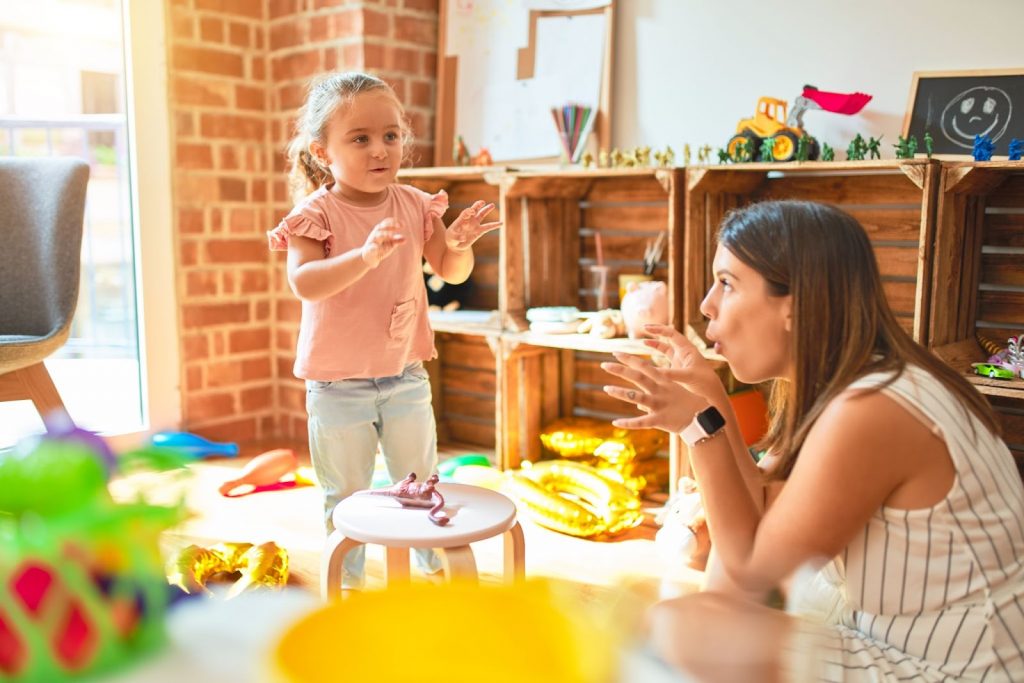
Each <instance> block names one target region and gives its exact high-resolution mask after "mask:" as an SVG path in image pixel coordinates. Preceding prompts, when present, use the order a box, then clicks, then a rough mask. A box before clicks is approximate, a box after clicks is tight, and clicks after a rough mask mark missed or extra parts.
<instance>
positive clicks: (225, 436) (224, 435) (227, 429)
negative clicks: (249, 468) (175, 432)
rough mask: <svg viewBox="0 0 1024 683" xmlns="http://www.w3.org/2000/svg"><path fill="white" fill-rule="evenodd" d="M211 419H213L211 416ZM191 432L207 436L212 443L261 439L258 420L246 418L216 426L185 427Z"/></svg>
mask: <svg viewBox="0 0 1024 683" xmlns="http://www.w3.org/2000/svg"><path fill="white" fill-rule="evenodd" d="M210 419H213V417H212V416H211V418H210ZM185 427H186V429H188V430H189V431H191V432H195V433H196V434H199V435H200V436H205V437H206V438H207V439H211V440H212V441H222V442H230V443H238V442H243V443H244V442H246V441H251V440H253V439H256V438H258V437H259V435H260V434H259V430H258V429H257V422H256V418H254V417H245V418H241V419H235V420H231V421H229V422H217V423H215V424H191V423H190V424H188V425H186V426H185Z"/></svg>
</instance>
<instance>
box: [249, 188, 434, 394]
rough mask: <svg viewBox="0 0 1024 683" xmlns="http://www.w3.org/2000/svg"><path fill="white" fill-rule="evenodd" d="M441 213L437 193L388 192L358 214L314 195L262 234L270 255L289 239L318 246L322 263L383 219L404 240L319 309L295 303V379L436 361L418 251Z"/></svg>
mask: <svg viewBox="0 0 1024 683" xmlns="http://www.w3.org/2000/svg"><path fill="white" fill-rule="evenodd" d="M447 209H448V195H447V194H446V193H445V192H444V190H442V191H440V192H438V193H437V194H435V195H430V194H427V193H426V192H423V191H421V190H418V189H416V188H414V187H411V186H409V185H398V184H394V185H391V186H389V187H388V193H387V197H386V198H385V199H384V201H382V202H381V203H380V204H378V205H376V206H369V207H366V206H356V205H353V204H350V203H348V202H346V201H345V200H344V199H342V198H341V197H339V196H338V195H336V194H334V193H332V192H330V191H329V187H321V188H320V189H319V190H317V191H316V192H313V193H312V194H311V195H309V197H307V198H306V199H305V200H303V201H302V202H300V203H299V204H298V205H297V206H296V207H295V208H294V209H292V211H291V213H289V214H288V215H287V216H286V217H285V218H284V220H282V221H281V223H280V224H279V225H278V226H277V227H276V228H274V229H273V230H271V231H269V232H268V233H267V238H268V240H269V242H270V248H271V249H273V250H285V249H287V248H288V240H289V238H291V236H292V235H300V236H302V237H309V238H311V239H314V240H317V241H320V242H323V245H324V257H325V258H326V257H328V256H331V255H332V254H340V253H344V252H347V251H351V250H353V249H359V248H360V247H362V246H363V243H364V242H365V241H366V237H367V236H368V235H369V234H370V231H371V230H373V227H374V226H375V225H377V223H379V222H380V221H382V220H384V219H385V218H388V217H392V218H394V219H395V221H396V223H397V224H398V225H399V226H400V228H401V229H402V231H403V232H404V233H405V236H406V239H407V243H406V244H404V245H402V246H401V247H399V248H398V249H396V250H395V252H394V253H392V254H391V255H390V256H388V257H387V258H386V259H384V261H382V262H381V264H380V265H379V266H378V267H377V268H375V269H373V270H371V271H369V272H367V273H366V275H364V276H363V277H362V278H360V279H359V280H357V281H356V282H355V283H354V284H352V285H351V286H349V287H347V288H345V289H343V290H342V291H340V292H338V293H337V294H335V295H334V296H331V297H328V298H326V299H323V300H321V301H303V302H302V321H301V323H300V326H299V340H298V348H297V350H296V357H295V368H294V371H295V376H296V377H301V378H303V379H313V380H320V381H323V382H333V381H336V380H342V379H354V378H371V377H390V376H393V375H398V374H400V373H401V372H402V370H403V369H404V368H405V366H407V365H408V364H409V363H413V362H416V361H425V360H430V359H431V358H433V357H434V356H436V355H437V352H436V351H435V350H434V333H433V330H431V328H430V321H429V319H428V318H427V292H426V287H425V286H424V284H423V267H422V263H423V245H424V243H425V242H426V241H427V240H428V239H430V236H431V234H433V230H434V218H437V217H440V216H442V215H443V214H444V212H445V211H446V210H447Z"/></svg>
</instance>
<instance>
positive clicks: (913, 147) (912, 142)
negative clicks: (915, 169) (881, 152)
mask: <svg viewBox="0 0 1024 683" xmlns="http://www.w3.org/2000/svg"><path fill="white" fill-rule="evenodd" d="M916 154H917V136H916V135H911V136H910V139H909V140H907V155H908V156H907V158H908V159H913V158H914V156H915V155H916Z"/></svg>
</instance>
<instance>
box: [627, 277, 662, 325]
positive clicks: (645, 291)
mask: <svg viewBox="0 0 1024 683" xmlns="http://www.w3.org/2000/svg"><path fill="white" fill-rule="evenodd" d="M619 308H620V310H621V311H622V318H623V320H624V321H625V323H626V332H627V333H628V334H629V337H630V339H636V338H638V337H642V336H643V333H644V325H647V324H648V323H655V324H658V325H667V324H668V287H667V286H666V285H665V283H664V282H660V281H651V282H630V283H629V285H627V286H626V295H625V296H624V297H622V303H621V304H620V305H619Z"/></svg>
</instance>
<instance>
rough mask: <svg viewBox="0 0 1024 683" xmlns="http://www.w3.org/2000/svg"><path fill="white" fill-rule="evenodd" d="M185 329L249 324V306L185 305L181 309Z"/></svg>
mask: <svg viewBox="0 0 1024 683" xmlns="http://www.w3.org/2000/svg"><path fill="white" fill-rule="evenodd" d="M181 313H182V321H183V323H184V327H185V329H192V328H196V327H209V326H212V325H228V324H231V323H247V322H249V304H247V303H217V304H185V305H183V306H182V307H181Z"/></svg>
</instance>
